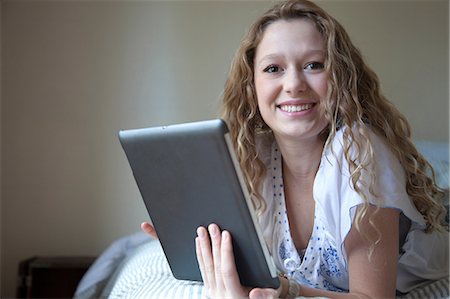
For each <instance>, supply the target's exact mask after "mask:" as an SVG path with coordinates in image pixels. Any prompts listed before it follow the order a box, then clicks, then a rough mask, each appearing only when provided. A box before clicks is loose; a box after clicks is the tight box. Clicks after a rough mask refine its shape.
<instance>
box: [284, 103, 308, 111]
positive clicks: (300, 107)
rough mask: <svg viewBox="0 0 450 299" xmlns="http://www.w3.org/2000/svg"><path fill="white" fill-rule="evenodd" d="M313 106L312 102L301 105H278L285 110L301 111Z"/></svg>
mask: <svg viewBox="0 0 450 299" xmlns="http://www.w3.org/2000/svg"><path fill="white" fill-rule="evenodd" d="M313 106H314V104H302V105H280V106H278V107H279V108H280V109H281V110H283V111H285V112H301V111H305V110H309V109H311V108H312V107H313Z"/></svg>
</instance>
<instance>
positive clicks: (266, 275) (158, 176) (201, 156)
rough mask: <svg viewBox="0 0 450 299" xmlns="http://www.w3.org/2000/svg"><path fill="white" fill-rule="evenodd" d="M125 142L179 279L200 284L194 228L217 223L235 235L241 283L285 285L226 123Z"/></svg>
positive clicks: (129, 135)
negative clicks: (261, 225)
mask: <svg viewBox="0 0 450 299" xmlns="http://www.w3.org/2000/svg"><path fill="white" fill-rule="evenodd" d="M119 139H120V141H121V144H122V146H123V149H124V151H125V153H126V155H127V158H128V161H129V163H130V166H131V169H132V171H133V174H134V177H135V180H136V182H137V185H138V187H139V190H140V192H141V195H142V197H143V200H144V202H145V205H146V207H147V210H148V213H149V215H150V219H151V221H152V223H153V225H154V226H155V229H156V231H157V233H158V237H159V240H160V242H161V245H162V248H163V250H164V253H165V255H166V258H167V260H168V263H169V265H170V268H171V270H172V273H173V275H174V276H175V277H176V278H177V279H184V280H197V281H201V275H200V271H199V268H198V264H197V260H196V254H195V237H196V229H197V227H199V226H205V227H206V226H207V225H209V224H210V223H216V224H217V225H219V227H220V228H221V229H225V230H228V231H229V232H230V233H231V235H232V239H233V248H234V254H235V259H236V267H237V269H238V273H239V277H240V280H241V283H242V284H243V285H246V286H252V287H272V288H277V287H278V286H279V280H278V278H277V273H276V270H275V267H274V264H273V261H272V258H271V257H270V255H269V252H268V250H267V247H266V244H265V242H264V240H263V237H262V234H261V232H260V231H259V227H258V225H257V224H256V221H257V220H256V216H255V215H254V213H253V210H252V205H251V203H250V198H249V196H248V192H247V191H246V187H245V184H244V182H243V179H242V173H241V171H240V169H239V167H238V163H237V160H236V157H235V154H234V150H233V149H232V145H231V141H230V139H229V135H228V129H227V126H226V124H225V122H224V121H222V120H220V119H216V120H210V121H201V122H194V123H187V124H178V125H170V126H162V127H153V128H145V129H136V130H126V131H120V132H119ZM230 149H231V150H230ZM255 224H256V225H255Z"/></svg>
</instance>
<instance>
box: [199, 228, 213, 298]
mask: <svg viewBox="0 0 450 299" xmlns="http://www.w3.org/2000/svg"><path fill="white" fill-rule="evenodd" d="M197 235H198V239H199V245H200V251H199V252H200V260H201V263H202V269H203V274H202V277H203V278H204V282H206V283H207V285H208V287H209V288H210V289H215V288H216V282H215V275H214V261H213V257H212V252H211V242H210V240H209V237H208V231H207V230H206V228H204V227H202V226H200V227H199V228H198V229H197ZM197 259H199V258H197ZM199 263H200V261H199ZM200 271H202V270H200Z"/></svg>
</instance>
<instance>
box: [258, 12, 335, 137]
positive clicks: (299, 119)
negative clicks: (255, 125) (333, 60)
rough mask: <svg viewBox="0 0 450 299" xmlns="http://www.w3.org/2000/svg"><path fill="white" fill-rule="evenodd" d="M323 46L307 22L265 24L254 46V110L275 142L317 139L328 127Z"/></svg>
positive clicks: (310, 24)
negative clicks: (278, 139) (255, 106)
mask: <svg viewBox="0 0 450 299" xmlns="http://www.w3.org/2000/svg"><path fill="white" fill-rule="evenodd" d="M324 64H325V44H324V40H323V38H322V35H321V34H320V33H319V31H318V30H317V29H316V28H315V26H314V24H313V23H312V22H311V21H309V20H306V19H295V20H289V21H285V20H279V21H276V22H274V23H272V24H270V25H269V26H268V27H267V28H266V29H265V32H264V34H263V38H262V40H261V42H260V43H259V45H258V47H257V48H256V54H255V58H254V78H255V88H256V96H257V99H258V107H259V110H260V112H261V116H262V118H263V120H264V121H265V122H266V124H267V125H268V126H269V127H270V128H271V129H272V131H273V132H274V134H275V136H276V137H277V138H286V137H288V138H292V137H294V138H296V139H305V138H311V137H317V136H318V135H319V133H320V132H321V131H322V130H323V129H324V128H325V127H326V126H327V122H326V120H325V117H324V110H323V100H324V99H325V97H326V94H327V79H328V77H327V73H326V72H325V68H324Z"/></svg>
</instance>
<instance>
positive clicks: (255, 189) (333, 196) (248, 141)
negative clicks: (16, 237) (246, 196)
mask: <svg viewBox="0 0 450 299" xmlns="http://www.w3.org/2000/svg"><path fill="white" fill-rule="evenodd" d="M223 118H224V119H225V120H226V121H227V123H228V125H229V128H230V132H231V136H232V139H233V141H234V145H235V149H236V152H237V155H238V157H239V161H240V164H241V167H242V169H243V172H244V174H245V177H246V179H247V184H248V187H249V189H250V191H251V194H252V195H253V200H254V205H255V207H256V208H257V211H258V213H259V222H260V225H261V228H262V230H263V234H264V237H265V240H266V242H267V244H268V245H269V248H270V250H271V253H272V256H273V258H274V260H275V263H276V265H277V268H278V269H279V270H280V272H281V273H283V275H282V276H281V277H280V281H281V287H280V288H279V289H278V290H273V289H249V288H247V287H244V286H241V285H240V283H239V278H238V275H237V273H236V268H235V264H234V258H233V253H232V245H231V236H230V234H229V233H228V232H226V231H223V232H220V229H219V228H218V227H217V225H215V224H211V225H209V226H208V228H204V227H200V228H199V229H198V231H197V233H198V237H197V238H196V245H197V259H198V261H199V266H200V270H201V272H202V277H203V281H204V285H205V294H206V295H207V297H211V298H216V297H217V298H222V297H230V298H239V297H250V298H261V297H262V298H277V297H281V298H284V297H287V296H289V297H294V296H300V295H301V296H325V297H333V298H340V297H343V298H344V297H368V298H370V297H375V298H389V297H394V296H395V294H396V290H397V291H400V292H408V291H410V290H411V289H413V288H414V287H416V286H417V285H419V284H420V282H423V281H425V280H429V279H438V278H441V277H445V276H448V250H446V248H448V247H447V246H448V233H447V232H446V231H445V229H444V228H443V227H442V224H441V219H442V216H443V215H444V213H445V209H444V207H443V206H442V200H443V197H444V192H443V190H441V189H440V188H438V187H437V186H436V184H435V182H434V179H433V175H431V177H430V176H429V175H428V174H429V173H431V174H432V173H433V172H432V169H431V166H430V165H429V164H428V162H427V161H425V159H424V158H423V157H422V156H421V155H420V154H419V153H418V151H417V150H416V148H415V147H414V145H413V144H412V142H411V133H410V126H409V124H408V122H407V120H406V119H405V118H404V116H403V115H401V114H400V112H399V111H398V110H397V109H396V108H395V107H394V106H393V105H392V104H391V103H390V102H389V101H388V100H387V99H386V98H385V97H384V96H383V95H382V94H381V91H380V87H379V81H378V78H377V77H376V75H375V74H374V73H373V71H372V70H370V69H369V68H368V66H367V65H366V64H365V63H364V61H363V60H362V57H361V54H360V53H359V51H358V50H357V49H356V48H355V46H354V45H353V44H352V43H351V41H350V39H349V37H348V35H347V34H346V32H345V30H344V29H343V28H342V26H341V25H340V24H339V23H338V22H337V21H336V20H335V19H334V18H332V17H331V16H330V15H329V14H328V13H326V12H325V11H323V10H322V9H321V8H320V7H318V6H317V5H315V4H313V3H311V2H308V1H304V0H292V1H287V2H282V3H278V4H276V5H275V6H274V7H273V8H272V9H271V10H269V11H268V12H267V13H265V14H264V15H263V16H262V17H261V18H260V19H258V20H257V21H256V22H255V23H254V25H253V26H252V28H251V29H250V31H249V33H248V35H247V36H246V37H245V38H244V40H243V41H242V43H241V46H240V48H239V50H238V51H237V53H236V56H235V59H234V61H233V64H232V67H231V70H230V74H229V77H228V80H227V82H226V86H225V92H224V105H223ZM143 229H144V230H145V231H147V232H149V233H151V232H152V231H151V229H152V228H151V227H150V226H149V225H148V224H144V225H143ZM424 242H425V243H424ZM430 242H433V244H434V246H432V247H430V246H428V247H425V246H424V244H430ZM419 261H423V262H419Z"/></svg>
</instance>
